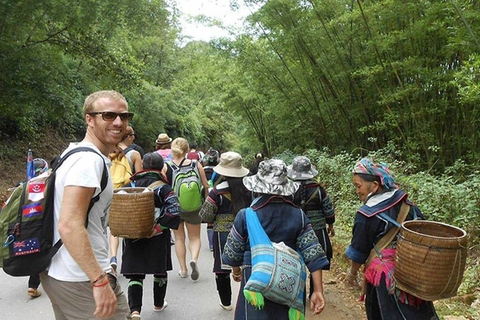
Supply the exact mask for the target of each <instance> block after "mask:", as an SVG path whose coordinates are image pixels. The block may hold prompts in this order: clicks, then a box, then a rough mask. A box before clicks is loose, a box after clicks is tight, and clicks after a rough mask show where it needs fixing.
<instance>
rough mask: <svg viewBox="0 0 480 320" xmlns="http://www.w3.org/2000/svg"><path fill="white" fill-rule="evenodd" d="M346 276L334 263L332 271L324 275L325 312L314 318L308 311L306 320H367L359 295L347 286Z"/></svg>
mask: <svg viewBox="0 0 480 320" xmlns="http://www.w3.org/2000/svg"><path fill="white" fill-rule="evenodd" d="M344 277H345V275H344V274H343V272H342V271H341V269H340V268H339V267H338V266H336V265H335V263H332V270H331V271H325V272H324V273H323V280H324V281H323V286H324V292H325V300H326V306H325V310H324V311H323V312H322V313H321V314H320V315H318V316H314V315H313V313H312V312H311V311H310V310H309V309H308V303H307V312H306V315H305V318H306V319H308V320H313V319H322V320H351V319H355V320H366V319H367V317H366V315H365V310H364V307H363V303H362V302H359V300H358V298H359V293H358V292H354V291H353V290H352V289H350V288H348V287H346V286H345V282H344Z"/></svg>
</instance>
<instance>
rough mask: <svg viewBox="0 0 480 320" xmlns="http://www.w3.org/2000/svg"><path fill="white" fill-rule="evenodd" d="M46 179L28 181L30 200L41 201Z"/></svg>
mask: <svg viewBox="0 0 480 320" xmlns="http://www.w3.org/2000/svg"><path fill="white" fill-rule="evenodd" d="M45 185H46V184H45V181H38V182H37V181H30V182H29V183H28V200H30V201H40V200H42V199H43V193H44V192H45Z"/></svg>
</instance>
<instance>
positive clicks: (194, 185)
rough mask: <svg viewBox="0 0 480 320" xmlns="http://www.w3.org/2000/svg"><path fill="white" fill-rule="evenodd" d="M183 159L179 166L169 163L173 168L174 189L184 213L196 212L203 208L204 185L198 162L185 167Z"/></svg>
mask: <svg viewBox="0 0 480 320" xmlns="http://www.w3.org/2000/svg"><path fill="white" fill-rule="evenodd" d="M185 160H186V159H183V160H182V162H180V165H179V166H177V165H176V164H175V163H173V162H169V165H170V167H171V168H172V171H173V173H172V188H173V191H174V192H175V194H176V195H177V197H178V202H179V203H180V209H181V211H182V212H195V211H198V210H200V207H201V206H202V187H203V186H202V183H201V180H200V174H199V172H198V166H197V162H196V161H192V163H191V164H189V165H185V166H182V165H183V162H184V161H185Z"/></svg>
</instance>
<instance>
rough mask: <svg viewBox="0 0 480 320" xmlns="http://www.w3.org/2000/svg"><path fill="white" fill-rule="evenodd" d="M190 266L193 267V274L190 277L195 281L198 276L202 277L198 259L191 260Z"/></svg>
mask: <svg viewBox="0 0 480 320" xmlns="http://www.w3.org/2000/svg"><path fill="white" fill-rule="evenodd" d="M190 267H192V274H191V275H190V277H191V278H192V280H193V281H195V280H197V279H198V277H200V272H198V266H197V261H195V260H192V261H190Z"/></svg>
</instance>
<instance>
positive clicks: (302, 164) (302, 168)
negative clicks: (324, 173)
mask: <svg viewBox="0 0 480 320" xmlns="http://www.w3.org/2000/svg"><path fill="white" fill-rule="evenodd" d="M287 173H288V177H289V178H290V179H292V180H309V179H313V178H314V177H315V176H317V174H318V171H317V170H316V169H315V167H314V166H313V165H312V163H311V162H310V159H308V158H307V157H304V156H298V157H295V158H294V159H293V162H292V164H291V165H289V166H288V167H287Z"/></svg>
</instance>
